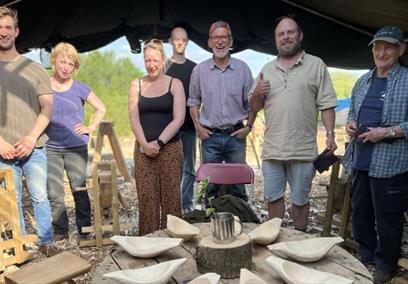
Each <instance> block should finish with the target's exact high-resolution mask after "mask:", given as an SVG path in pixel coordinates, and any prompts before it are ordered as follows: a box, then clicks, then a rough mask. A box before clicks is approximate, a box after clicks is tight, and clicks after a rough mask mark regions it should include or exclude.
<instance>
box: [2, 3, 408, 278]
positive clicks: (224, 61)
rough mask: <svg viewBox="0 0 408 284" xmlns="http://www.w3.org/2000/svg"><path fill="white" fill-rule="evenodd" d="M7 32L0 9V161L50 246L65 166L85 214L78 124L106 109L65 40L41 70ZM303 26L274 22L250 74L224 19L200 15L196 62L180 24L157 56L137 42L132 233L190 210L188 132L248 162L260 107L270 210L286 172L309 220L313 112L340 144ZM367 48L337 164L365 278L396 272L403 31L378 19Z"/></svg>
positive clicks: (404, 96) (293, 211) (403, 174)
mask: <svg viewBox="0 0 408 284" xmlns="http://www.w3.org/2000/svg"><path fill="white" fill-rule="evenodd" d="M18 33H19V29H18V24H17V15H16V13H15V12H14V11H13V10H11V9H8V8H5V7H1V8H0V65H1V67H0V88H1V92H0V102H1V105H0V107H1V110H0V111H1V114H0V121H1V123H0V168H12V169H13V173H14V177H15V181H16V188H17V195H18V205H19V214H20V223H21V227H22V231H23V232H24V219H23V212H22V205H21V191H22V175H24V176H25V178H26V181H27V187H28V190H29V193H30V196H31V199H32V202H33V205H34V214H35V219H36V222H37V233H38V235H39V237H40V242H41V244H42V245H43V247H44V248H45V249H47V248H48V247H49V246H48V245H49V244H50V243H51V242H52V238H53V237H52V232H53V229H54V234H55V235H54V237H55V236H57V235H58V238H66V237H67V233H68V218H67V215H66V209H65V206H64V201H63V190H64V188H63V174H64V169H65V171H66V172H67V176H68V179H69V182H70V186H71V189H72V192H73V195H74V199H75V205H76V221H77V225H78V230H79V233H81V234H82V231H81V228H82V227H83V226H88V225H90V202H89V197H88V195H87V194H86V193H82V192H76V191H75V188H76V187H81V186H83V185H84V183H85V172H86V161H87V155H88V153H87V147H86V145H87V142H88V135H89V134H90V133H91V132H92V131H94V130H95V129H96V128H97V126H98V124H99V123H100V121H101V120H102V118H103V116H104V113H105V107H104V105H103V103H102V102H101V101H100V100H99V99H98V97H97V96H96V95H95V94H94V93H93V92H92V91H91V90H90V88H89V87H87V86H86V85H84V84H83V83H81V82H79V81H75V80H73V79H72V78H71V75H72V74H73V72H75V71H77V70H78V69H79V57H78V53H77V51H76V50H75V48H74V47H73V46H72V45H70V44H67V43H60V44H59V45H57V46H56V47H55V49H54V50H53V53H52V55H51V62H52V65H53V70H54V72H53V75H52V76H51V79H50V78H49V77H48V75H47V73H46V72H45V71H44V70H43V68H42V67H41V66H40V65H38V64H36V63H34V62H32V61H30V60H28V59H26V58H25V57H24V56H21V55H20V54H19V53H18V52H17V50H16V48H15V39H16V37H17V36H18ZM303 36H304V34H303V31H302V29H301V27H300V25H299V23H298V22H297V21H296V18H295V17H294V16H293V15H288V16H283V17H281V18H279V19H277V22H276V27H275V43H276V47H277V51H278V56H277V58H276V59H274V60H273V61H271V62H269V63H267V64H266V65H265V66H264V67H263V68H262V70H261V72H260V73H259V75H258V76H257V78H256V79H255V81H254V79H253V77H252V74H251V71H250V69H249V67H248V65H247V64H246V63H245V62H243V61H242V60H239V59H236V58H234V57H232V56H231V55H230V50H231V48H232V46H233V37H232V31H231V27H230V26H229V24H228V23H227V22H225V21H218V22H215V23H213V24H212V25H211V26H210V29H209V34H208V47H209V49H210V50H211V52H212V57H211V58H210V59H208V60H205V61H203V62H201V63H199V64H197V65H196V64H195V63H194V62H192V61H191V60H189V59H187V58H186V56H185V49H186V46H187V44H188V35H187V32H186V30H185V29H183V28H181V27H176V28H174V29H173V30H172V32H171V35H170V38H169V43H170V44H171V45H172V47H173V55H172V56H171V57H170V58H168V59H167V58H166V55H165V52H164V48H163V43H162V42H161V41H160V40H158V39H150V40H148V41H146V42H144V46H143V55H144V62H145V68H146V75H145V76H144V77H142V78H139V79H135V80H134V81H132V82H131V85H130V91H129V104H128V106H129V120H130V125H131V128H132V130H133V133H134V135H135V137H136V143H135V150H134V160H135V180H136V189H137V195H138V202H139V232H140V235H145V234H148V233H150V232H153V231H155V230H158V229H162V228H165V226H166V215H167V214H172V215H176V216H179V217H181V216H182V213H183V212H188V211H189V210H191V209H192V205H193V184H194V177H195V170H194V166H195V156H196V140H197V137H198V138H199V139H201V143H202V153H201V154H202V160H203V163H220V162H226V163H245V159H246V155H245V152H246V136H247V135H248V134H249V133H250V132H251V130H252V128H253V125H254V121H255V118H256V115H257V112H258V111H260V110H261V109H264V114H265V135H264V143H263V151H262V160H263V161H262V172H263V177H264V196H265V201H266V206H267V209H268V215H269V218H274V217H279V218H283V217H284V216H285V212H286V207H287V206H286V201H285V191H286V186H287V183H288V184H289V186H290V189H291V193H290V203H291V206H290V210H288V211H290V216H291V217H292V218H293V221H294V225H295V228H296V229H298V230H303V231H304V230H306V227H307V223H308V216H309V207H310V206H309V192H310V189H311V184H312V180H313V178H314V175H315V169H314V166H313V161H314V159H315V158H316V156H317V144H316V136H317V122H318V114H319V112H320V114H321V119H322V122H323V125H324V128H325V130H326V149H327V153H328V154H332V153H334V151H335V150H336V149H337V144H336V140H335V132H334V126H335V111H334V108H335V107H336V105H337V99H336V94H335V91H334V88H333V84H332V82H331V79H330V76H329V72H328V69H327V66H326V65H325V63H324V62H323V61H322V60H321V59H320V58H318V57H316V56H313V55H311V54H308V53H306V52H305V51H304V50H303V49H302V46H301V43H302V40H303ZM369 46H371V49H372V53H373V59H374V64H375V67H374V68H373V69H372V70H371V71H369V72H368V73H366V74H365V75H363V76H362V77H361V78H360V79H359V80H358V81H357V83H356V85H355V87H354V88H353V91H352V97H351V105H350V112H349V116H348V122H347V125H346V132H347V134H348V135H349V136H350V138H351V142H350V144H349V146H348V148H347V150H346V154H345V156H344V159H343V164H344V166H345V168H346V170H347V171H348V172H351V173H352V176H353V181H352V196H351V200H352V202H351V203H352V224H353V235H354V237H355V239H356V241H357V242H358V243H359V253H360V256H361V260H362V261H363V262H364V263H374V264H375V266H376V270H375V272H374V281H375V282H377V283H385V282H386V281H388V280H390V279H391V278H392V277H393V276H394V275H395V273H396V269H397V262H398V259H399V257H400V254H401V242H402V234H403V222H404V217H403V214H404V211H406V210H407V209H408V140H407V138H408V91H407V90H408V69H407V68H405V67H403V66H402V65H401V64H400V63H399V58H400V56H401V55H402V54H403V53H404V51H405V42H404V35H403V32H402V31H401V29H400V28H398V27H396V26H386V27H383V28H381V29H380V30H379V31H378V32H377V33H376V34H375V35H374V38H373V40H372V41H371V42H370V43H369ZM52 101H53V103H52ZM84 102H87V103H89V104H90V105H91V106H92V107H93V108H94V109H95V115H94V116H93V119H92V120H91V122H90V125H89V126H86V125H84V124H83V111H84V109H83V107H84ZM20 113H21V114H22V113H24V121H23V120H22V119H21V115H19V114H20ZM46 135H47V136H48V138H49V139H48V141H46V140H47V137H46ZM47 160H48V163H47ZM47 165H48V166H47ZM47 176H48V177H47ZM180 188H181V191H180ZM232 195H234V196H236V197H239V198H241V199H243V200H247V196H246V193H245V188H244V187H243V186H235V187H234V188H233V189H232ZM47 196H48V197H47ZM206 196H207V198H210V197H217V196H218V191H217V189H216V188H215V187H214V186H209V187H208V188H207V189H206ZM48 200H49V201H50V202H49V201H48ZM50 203H51V205H50ZM51 216H52V225H53V226H52V225H51V221H50V220H51ZM52 227H54V228H52ZM82 235H83V237H86V235H84V234H82Z"/></svg>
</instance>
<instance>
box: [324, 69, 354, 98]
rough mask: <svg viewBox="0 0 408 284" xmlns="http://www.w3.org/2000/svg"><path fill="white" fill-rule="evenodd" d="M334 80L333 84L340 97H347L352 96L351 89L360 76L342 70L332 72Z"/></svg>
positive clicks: (331, 75)
mask: <svg viewBox="0 0 408 284" xmlns="http://www.w3.org/2000/svg"><path fill="white" fill-rule="evenodd" d="M330 77H331V78H332V81H333V86H334V89H335V91H336V95H337V98H338V99H345V98H349V97H351V91H352V90H353V87H354V84H355V83H356V81H357V79H358V76H357V75H356V74H350V73H346V72H341V71H335V72H332V73H330Z"/></svg>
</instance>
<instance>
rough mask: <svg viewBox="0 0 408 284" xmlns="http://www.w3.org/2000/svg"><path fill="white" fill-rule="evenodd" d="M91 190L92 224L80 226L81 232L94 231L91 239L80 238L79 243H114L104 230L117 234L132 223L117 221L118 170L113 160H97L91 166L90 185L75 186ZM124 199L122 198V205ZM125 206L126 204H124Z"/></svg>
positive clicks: (100, 244) (83, 244) (82, 245)
mask: <svg viewBox="0 0 408 284" xmlns="http://www.w3.org/2000/svg"><path fill="white" fill-rule="evenodd" d="M76 190H77V191H79V190H92V197H93V202H92V206H93V214H94V225H93V226H86V227H82V232H83V233H95V239H93V240H81V241H80V242H79V245H80V246H81V247H84V246H98V247H102V246H103V245H111V244H115V242H114V241H112V240H111V239H110V237H109V238H107V237H104V232H108V233H111V234H113V235H119V234H120V231H121V230H127V229H131V228H132V227H133V225H132V224H120V223H119V202H120V200H121V198H120V194H119V192H118V170H117V167H116V163H115V162H97V163H94V164H93V166H92V187H90V188H77V189H76ZM124 202H125V200H124V199H123V198H122V205H123V204H124ZM125 206H127V205H125Z"/></svg>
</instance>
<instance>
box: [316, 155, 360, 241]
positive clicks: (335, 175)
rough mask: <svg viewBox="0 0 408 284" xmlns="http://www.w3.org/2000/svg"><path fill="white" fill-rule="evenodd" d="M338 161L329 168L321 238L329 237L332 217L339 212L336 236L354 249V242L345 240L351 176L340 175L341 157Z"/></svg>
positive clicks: (346, 236) (349, 209) (349, 212)
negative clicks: (338, 228) (329, 173)
mask: <svg viewBox="0 0 408 284" xmlns="http://www.w3.org/2000/svg"><path fill="white" fill-rule="evenodd" d="M339 158H340V160H339V161H337V162H336V163H335V164H333V166H332V168H331V175H330V183H329V186H328V187H327V191H328V195H327V203H326V211H325V213H324V218H323V232H322V236H324V237H328V236H330V235H331V231H332V224H333V223H334V221H333V215H334V214H335V213H336V212H340V218H341V219H340V223H339V224H338V225H339V227H340V230H339V233H338V235H339V236H340V237H342V238H343V239H344V240H345V244H346V245H348V246H350V247H355V244H354V242H351V241H347V238H348V237H349V236H350V234H351V229H350V228H349V227H350V216H351V204H350V192H351V176H350V175H346V174H342V172H341V171H340V167H341V164H340V163H341V158H342V157H341V156H339Z"/></svg>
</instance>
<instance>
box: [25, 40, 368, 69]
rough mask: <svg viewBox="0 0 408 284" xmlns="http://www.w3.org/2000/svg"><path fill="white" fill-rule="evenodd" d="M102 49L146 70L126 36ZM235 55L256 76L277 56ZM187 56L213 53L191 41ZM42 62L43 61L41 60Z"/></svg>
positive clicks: (169, 50)
mask: <svg viewBox="0 0 408 284" xmlns="http://www.w3.org/2000/svg"><path fill="white" fill-rule="evenodd" d="M164 47H165V51H166V55H167V56H168V57H170V56H171V55H172V48H171V45H170V44H165V45H164ZM99 50H100V51H102V52H103V51H113V52H114V53H115V55H116V56H118V57H126V56H127V57H129V58H130V59H131V60H132V61H133V62H134V63H135V65H136V66H137V67H138V68H139V69H140V70H142V71H143V72H144V71H145V68H144V64H143V55H142V54H141V53H140V54H134V53H131V51H130V46H129V44H128V42H127V40H126V38H125V37H121V38H119V39H117V40H116V41H114V42H112V43H110V44H108V45H106V46H104V47H102V48H100V49H99ZM26 55H27V56H28V57H29V58H31V59H33V60H35V61H37V62H40V57H39V51H38V50H33V51H31V52H29V53H26ZM233 56H234V57H235V58H239V59H241V60H243V61H245V62H246V63H247V64H248V66H249V68H250V69H251V71H252V76H254V77H256V76H258V74H259V72H260V71H261V69H262V67H263V66H264V65H265V64H266V63H267V62H269V61H271V60H273V59H274V58H275V56H273V55H270V54H266V53H261V52H256V51H253V50H250V49H247V50H244V51H241V52H238V53H234V54H233ZM186 57H187V58H189V59H190V60H192V61H194V62H196V63H199V62H202V61H204V60H206V59H208V58H210V57H211V53H210V52H208V51H207V50H204V49H202V48H201V47H199V46H198V45H196V44H195V43H194V42H192V41H190V42H189V44H188V46H187V49H186ZM40 63H41V62H40ZM337 70H342V71H345V72H351V73H355V74H357V75H358V76H361V75H362V74H364V73H365V72H366V71H367V70H343V69H337V68H329V71H330V72H332V71H337Z"/></svg>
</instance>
